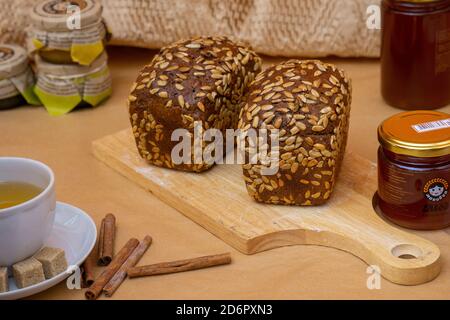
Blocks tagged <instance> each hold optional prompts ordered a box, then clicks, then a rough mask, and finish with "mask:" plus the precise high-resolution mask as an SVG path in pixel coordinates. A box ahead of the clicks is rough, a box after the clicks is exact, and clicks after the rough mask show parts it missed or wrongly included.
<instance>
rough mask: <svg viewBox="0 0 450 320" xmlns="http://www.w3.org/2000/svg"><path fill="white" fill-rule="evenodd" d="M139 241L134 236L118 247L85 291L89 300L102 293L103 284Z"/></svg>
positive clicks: (114, 272) (109, 278)
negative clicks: (121, 246)
mask: <svg viewBox="0 0 450 320" xmlns="http://www.w3.org/2000/svg"><path fill="white" fill-rule="evenodd" d="M138 244H139V241H138V240H137V239H135V238H132V239H130V240H128V242H127V243H126V245H125V246H124V247H123V248H122V249H120V251H119V253H117V255H116V256H115V257H114V259H113V260H112V261H111V263H110V264H109V266H108V267H106V269H105V271H103V272H102V274H101V275H100V276H99V277H98V278H97V279H96V280H95V282H94V283H93V284H92V285H91V287H90V288H89V289H88V290H87V291H86V293H85V296H86V298H87V299H89V300H95V299H97V298H98V296H99V295H100V294H101V293H102V290H103V288H104V287H105V285H106V284H107V283H108V282H109V280H111V278H112V277H113V276H114V275H115V274H116V272H117V271H118V270H119V269H120V267H121V266H122V265H123V264H124V263H125V261H126V260H127V259H128V257H129V256H130V254H131V253H132V252H133V250H134V249H135V248H136V247H137V246H138Z"/></svg>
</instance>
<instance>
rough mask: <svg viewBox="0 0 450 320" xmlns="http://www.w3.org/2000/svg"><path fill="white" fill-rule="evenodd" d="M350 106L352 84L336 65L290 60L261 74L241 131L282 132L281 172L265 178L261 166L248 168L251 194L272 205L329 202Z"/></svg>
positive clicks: (252, 89)
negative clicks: (271, 130) (267, 130)
mask: <svg viewBox="0 0 450 320" xmlns="http://www.w3.org/2000/svg"><path fill="white" fill-rule="evenodd" d="M350 105H351V84H350V82H349V80H348V79H347V77H346V76H345V74H344V72H343V71H342V70H339V69H337V68H336V67H335V66H333V65H330V64H326V63H322V62H320V61H317V60H307V61H299V60H290V61H287V62H284V63H281V64H279V65H276V66H272V67H270V68H268V69H267V70H265V71H264V72H262V73H260V74H259V75H258V76H257V77H256V79H255V81H254V82H253V83H252V84H251V86H250V88H249V95H248V98H247V103H246V104H245V105H244V107H243V108H242V110H241V113H240V120H239V125H238V127H239V128H240V129H241V130H243V131H246V130H249V129H250V128H255V129H261V128H262V129H264V128H266V129H269V130H270V129H279V136H280V139H279V171H278V172H277V173H276V174H273V175H266V176H265V175H262V174H261V169H262V168H263V164H261V163H260V162H258V163H256V164H245V165H244V166H243V171H244V178H245V182H246V185H247V190H248V192H249V194H250V195H251V196H252V197H253V198H254V199H255V200H257V201H260V202H265V203H272V204H284V205H320V204H323V203H324V202H326V201H327V200H328V198H329V197H330V195H331V193H332V191H333V187H334V184H335V182H336V178H337V175H338V173H339V169H340V166H341V162H342V159H343V156H344V151H345V146H346V143H347V133H348V126H349V115H350ZM270 152H272V150H271V149H270V148H269V154H270ZM247 154H248V149H247Z"/></svg>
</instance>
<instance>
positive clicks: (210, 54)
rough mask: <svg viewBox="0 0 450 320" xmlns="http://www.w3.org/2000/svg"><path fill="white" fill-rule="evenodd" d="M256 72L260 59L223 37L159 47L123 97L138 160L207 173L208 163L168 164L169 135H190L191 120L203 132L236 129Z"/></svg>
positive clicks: (243, 47)
mask: <svg viewBox="0 0 450 320" xmlns="http://www.w3.org/2000/svg"><path fill="white" fill-rule="evenodd" d="M260 70H261V59H260V58H259V57H258V56H257V55H256V54H255V53H254V52H253V51H252V50H250V49H249V48H248V47H245V46H243V45H240V44H236V43H234V42H232V41H230V40H229V39H227V38H225V37H199V38H194V39H190V40H183V41H179V42H177V43H175V44H173V45H170V46H168V47H165V48H162V49H161V51H160V52H159V54H158V55H156V56H155V58H154V59H153V61H152V62H151V63H150V64H149V65H147V66H145V67H144V68H143V70H142V71H141V72H140V74H139V76H138V78H137V80H136V83H135V84H134V85H133V88H132V90H131V93H130V96H129V98H128V101H129V112H130V120H131V125H132V128H133V133H134V136H135V139H136V144H137V147H138V150H139V153H140V155H141V156H142V157H143V158H144V159H146V160H147V161H148V162H149V163H151V164H154V165H157V166H161V167H166V168H172V169H178V170H186V171H195V172H200V171H204V170H207V169H209V168H210V167H211V166H212V164H207V163H204V162H203V163H199V164H194V163H192V164H175V163H173V161H172V158H171V152H172V149H173V147H174V146H175V145H177V144H178V142H174V141H171V136H172V132H173V130H175V129H178V128H185V129H188V130H189V132H190V133H193V129H194V122H195V121H201V124H202V127H203V129H204V130H205V129H209V128H215V129H219V130H221V131H222V132H224V131H225V129H228V128H236V126H237V122H238V116H239V111H240V109H241V107H242V104H243V97H244V95H245V93H246V90H247V88H248V85H249V84H250V83H251V82H252V81H253V79H254V77H255V75H256V74H257V73H258V72H259V71H260ZM206 146H207V144H206V145H203V146H202V148H203V149H204V148H205V147H206ZM192 158H193V155H192V156H191V159H192ZM192 162H193V161H192Z"/></svg>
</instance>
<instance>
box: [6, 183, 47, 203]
mask: <svg viewBox="0 0 450 320" xmlns="http://www.w3.org/2000/svg"><path fill="white" fill-rule="evenodd" d="M42 191H43V190H42V189H41V188H39V187H37V186H35V185H33V184H31V183H26V182H19V181H0V209H5V208H9V207H14V206H17V205H19V204H21V203H24V202H27V201H28V200H31V199H33V198H34V197H36V196H37V195H39V194H40V193H41V192H42Z"/></svg>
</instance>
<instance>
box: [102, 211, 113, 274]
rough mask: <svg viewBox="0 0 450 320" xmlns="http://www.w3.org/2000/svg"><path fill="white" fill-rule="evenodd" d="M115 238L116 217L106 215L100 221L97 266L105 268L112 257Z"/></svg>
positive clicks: (109, 214)
mask: <svg viewBox="0 0 450 320" xmlns="http://www.w3.org/2000/svg"><path fill="white" fill-rule="evenodd" d="M115 237H116V217H115V216H114V215H113V214H111V213H108V214H107V215H106V216H105V218H103V220H102V224H101V227H100V237H99V246H98V265H99V266H107V265H109V264H110V263H111V261H112V259H113V256H114V240H115Z"/></svg>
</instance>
